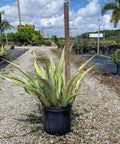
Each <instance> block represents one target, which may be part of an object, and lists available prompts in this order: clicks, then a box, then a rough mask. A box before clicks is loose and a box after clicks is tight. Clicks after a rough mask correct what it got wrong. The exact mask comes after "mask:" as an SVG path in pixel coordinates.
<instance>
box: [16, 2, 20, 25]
mask: <svg viewBox="0 0 120 144" xmlns="http://www.w3.org/2000/svg"><path fill="white" fill-rule="evenodd" d="M17 6H18V16H19V26H21V13H20V4H19V0H17Z"/></svg>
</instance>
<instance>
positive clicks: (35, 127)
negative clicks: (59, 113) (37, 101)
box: [15, 111, 43, 135]
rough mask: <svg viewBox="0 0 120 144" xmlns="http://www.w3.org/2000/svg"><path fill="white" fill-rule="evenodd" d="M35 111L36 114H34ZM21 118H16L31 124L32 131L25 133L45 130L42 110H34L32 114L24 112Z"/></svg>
mask: <svg viewBox="0 0 120 144" xmlns="http://www.w3.org/2000/svg"><path fill="white" fill-rule="evenodd" d="M33 113H34V114H33ZM22 117H23V118H21V119H15V120H17V121H19V122H24V123H26V124H28V123H29V124H31V127H30V129H32V130H30V132H28V133H26V134H25V135H28V134H32V133H36V132H38V131H43V114H42V112H41V111H40V112H39V111H36V112H32V113H30V114H28V115H27V114H22Z"/></svg>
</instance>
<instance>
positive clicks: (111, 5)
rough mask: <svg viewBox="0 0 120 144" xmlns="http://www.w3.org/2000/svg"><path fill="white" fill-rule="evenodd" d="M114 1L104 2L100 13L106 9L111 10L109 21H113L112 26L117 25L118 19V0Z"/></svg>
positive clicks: (119, 4) (119, 13) (119, 1)
mask: <svg viewBox="0 0 120 144" xmlns="http://www.w3.org/2000/svg"><path fill="white" fill-rule="evenodd" d="M114 1H115V2H109V3H107V4H105V5H104V6H103V7H102V9H101V14H102V15H104V14H105V12H106V11H108V10H112V15H111V20H110V22H112V23H114V27H117V24H118V22H119V20H120V0H114Z"/></svg>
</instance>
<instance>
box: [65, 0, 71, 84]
mask: <svg viewBox="0 0 120 144" xmlns="http://www.w3.org/2000/svg"><path fill="white" fill-rule="evenodd" d="M64 26H65V70H66V82H67V81H68V80H69V79H70V47H69V2H68V1H67V2H64Z"/></svg>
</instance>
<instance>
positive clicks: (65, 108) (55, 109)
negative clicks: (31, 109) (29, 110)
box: [43, 104, 72, 111]
mask: <svg viewBox="0 0 120 144" xmlns="http://www.w3.org/2000/svg"><path fill="white" fill-rule="evenodd" d="M71 107H72V104H69V105H67V106H65V107H46V106H44V105H43V109H44V110H45V111H66V110H68V109H71Z"/></svg>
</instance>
